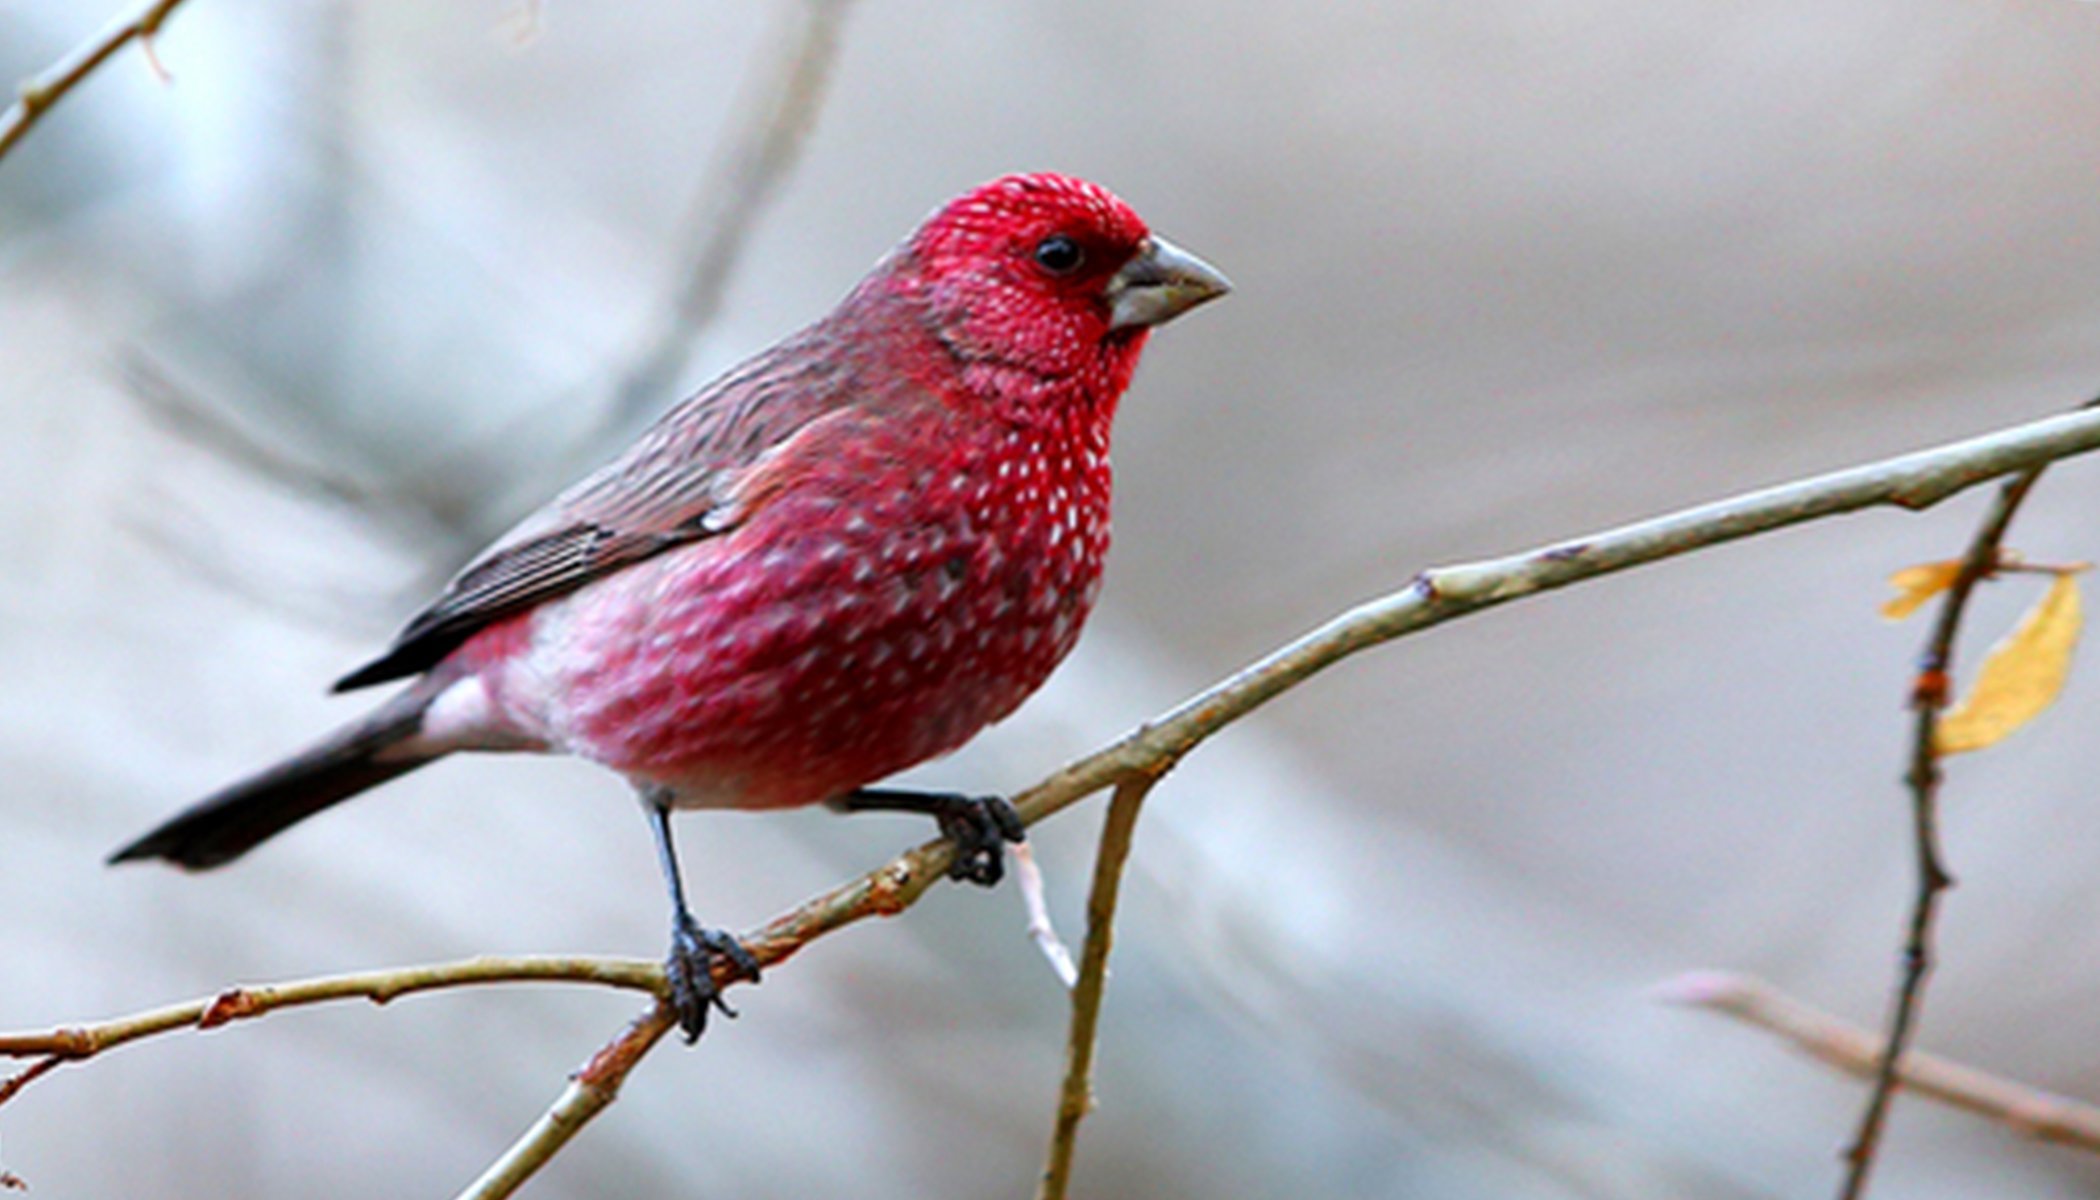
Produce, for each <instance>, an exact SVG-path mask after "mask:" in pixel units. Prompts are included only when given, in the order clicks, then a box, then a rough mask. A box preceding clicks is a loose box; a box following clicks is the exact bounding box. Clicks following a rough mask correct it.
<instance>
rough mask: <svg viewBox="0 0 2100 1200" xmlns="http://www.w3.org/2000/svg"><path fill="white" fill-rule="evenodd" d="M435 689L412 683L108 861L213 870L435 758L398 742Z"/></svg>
mask: <svg viewBox="0 0 2100 1200" xmlns="http://www.w3.org/2000/svg"><path fill="white" fill-rule="evenodd" d="M436 691H437V689H436V688H433V687H431V686H430V685H429V684H428V683H418V684H417V685H416V686H414V687H411V688H409V689H408V690H407V691H405V692H402V693H401V694H400V695H398V696H395V697H394V698H393V699H391V700H389V701H387V702H386V703H385V704H382V705H380V706H379V707H378V708H377V709H375V710H373V711H372V713H371V714H370V715H368V716H366V717H365V718H364V719H363V720H361V721H356V722H353V723H352V724H349V725H346V726H344V727H343V728H341V729H338V730H336V731H335V732H334V733H333V734H330V735H329V736H328V737H327V738H325V739H323V740H322V741H320V742H319V743H317V744H315V745H313V746H311V747H309V748H308V749H306V750H305V751H303V752H302V753H299V754H295V755H293V756H292V757H291V758H288V759H286V760H285V761H283V762H281V763H278V764H277V765H276V766H274V767H271V768H269V769H268V770H266V771H263V772H261V773H259V774H256V775H252V776H250V777H248V778H246V779H243V780H241V781H240V782H238V783H234V784H230V785H228V786H226V787H224V788H221V789H219V790H218V791H216V792H214V793H212V794H211V795H209V796H206V797H205V798H204V799H202V800H199V801H198V802H197V803H195V804H193V805H191V806H190V807H188V808H186V809H184V810H182V811H181V812H179V813H177V814H175V815H174V816H173V817H171V818H169V819H168V821H167V822H166V823H165V824H163V825H161V826H160V827H159V828H157V829H154V830H153V831H151V832H150V833H147V834H146V835H145V836H144V837H141V838H140V839H138V840H137V841H135V842H133V843H131V844H130V845H128V846H125V847H124V848H122V849H120V850H118V851H117V852H116V853H114V854H112V855H110V856H109V861H110V862H112V863H120V862H133V861H137V860H140V859H149V858H162V859H166V860H167V861H169V862H171V863H174V864H175V865H177V866H180V867H187V868H189V869H191V870H202V869H204V868H206V867H216V866H218V865H220V864H221V863H225V862H230V861H232V860H233V859H236V858H239V857H240V856H241V855H243V854H245V853H247V852H248V851H249V850H251V849H253V848H254V847H255V846H256V845H257V844H258V843H260V842H262V841H263V840H264V839H266V838H269V837H271V836H272V835H274V834H277V833H279V832H282V831H283V830H285V829H288V828H290V827H291V826H293V825H295V824H297V823H298V822H300V821H303V820H305V819H306V818H308V817H310V816H313V815H314V814H315V813H317V812H320V811H321V810H322V809H324V808H327V807H328V806H330V805H332V804H335V803H337V802H338V801H342V800H348V799H349V798H350V797H352V796H355V795H357V794H358V793H359V792H362V791H364V790H365V789H366V788H370V787H376V786H378V785H379V784H382V783H385V782H386V781H387V780H389V779H392V778H394V777H395V776H397V775H402V774H405V773H407V772H409V771H413V770H415V769H416V768H417V767H420V766H422V765H423V764H425V763H427V762H430V761H431V760H432V759H435V758H439V757H441V756H443V755H444V754H445V750H444V749H431V750H429V751H422V750H420V749H419V748H411V747H409V746H406V745H403V743H404V742H407V741H408V740H409V739H410V738H413V737H414V736H415V735H416V734H417V732H418V731H420V730H421V729H422V726H423V713H424V711H425V710H426V709H428V708H429V707H430V701H431V699H432V698H433V697H434V695H435V694H436ZM389 750H391V751H392V753H388V751H389Z"/></svg>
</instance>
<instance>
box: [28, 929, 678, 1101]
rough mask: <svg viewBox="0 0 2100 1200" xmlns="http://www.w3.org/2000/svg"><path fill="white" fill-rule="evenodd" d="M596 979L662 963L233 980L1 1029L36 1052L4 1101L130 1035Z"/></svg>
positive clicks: (651, 974) (637, 974) (633, 974)
mask: <svg viewBox="0 0 2100 1200" xmlns="http://www.w3.org/2000/svg"><path fill="white" fill-rule="evenodd" d="M556 982H560V983H594V984H602V985H604V986H606V987H616V988H630V989H633V990H636V991H644V992H654V993H660V992H661V991H662V990H663V986H664V979H663V967H662V966H661V965H660V964H657V963H650V962H643V961H641V960H639V959H625V958H575V957H540V956H532V957H523V958H470V959H465V960H462V961H459V962H449V963H434V964H431V965H428V966H418V967H391V968H388V969H386V970H382V971H364V972H360V973H357V974H353V975H330V976H324V977H322V978H319V979H304V980H298V981H296V982H292V983H273V984H263V985H260V986H256V987H235V988H229V989H227V990H226V991H223V992H220V993H219V994H218V995H216V996H212V997H209V998H206V999H203V1000H192V1001H189V1002H188V1003H186V1004H172V1005H169V1006H167V1007H165V1008H155V1009H149V1010H147V1011H145V1012H141V1013H134V1014H132V1015H130V1016H127V1017H117V1018H115V1019H114V1020H109V1021H101V1022H97V1023H95V1024H92V1025H73V1026H64V1027H61V1028H58V1029H53V1030H48V1031H44V1032H39V1033H7V1034H0V1058H35V1059H37V1061H36V1062H35V1063H32V1064H31V1065H30V1066H29V1067H28V1068H27V1069H26V1070H24V1071H22V1072H21V1073H19V1074H17V1075H15V1076H13V1077H11V1078H9V1079H7V1080H5V1081H0V1104H5V1103H7V1102H8V1101H9V1100H11V1099H13V1098H14V1096H15V1094H16V1093H17V1092H20V1091H21V1090H22V1089H23V1088H24V1087H26V1086H28V1085H29V1084H30V1083H31V1082H32V1081H34V1080H35V1079H36V1078H37V1077H39V1076H41V1075H43V1074H45V1073H46V1072H48V1071H51V1070H53V1069H55V1068H57V1067H58V1066H60V1065H62V1064H64V1063H69V1062H80V1061H82V1060H83V1059H89V1058H93V1057H95V1056H96V1055H97V1054H100V1053H102V1052H103V1051H105V1050H113V1049H115V1048H116V1047H118V1046H121V1045H124V1044H125V1043H127V1042H135V1041H137V1040H139V1039H140V1038H145V1037H152V1036H153V1035H155V1034H160V1033H169V1032H172V1031H174V1030H177V1029H214V1028H217V1027H218V1026H220V1025H225V1024H229V1023H231V1022H233V1021H242V1020H247V1019H248V1018H251V1017H259V1016H262V1015H263V1014H264V1013H268V1012H274V1011H276V1010H277V1009H280V1008H298V1007H301V1006H304V1005H308V1004H325V1003H327V1002H329V1001H333V1000H353V999H362V1000H370V1001H371V1002H372V1003H374V1004H385V1003H386V1002H387V1001H389V1000H392V999H394V998H395V997H396V996H406V995H409V994H410V993H413V992H428V991H435V990H437V989H440V988H456V987H468V986H473V985H478V984H490V983H556Z"/></svg>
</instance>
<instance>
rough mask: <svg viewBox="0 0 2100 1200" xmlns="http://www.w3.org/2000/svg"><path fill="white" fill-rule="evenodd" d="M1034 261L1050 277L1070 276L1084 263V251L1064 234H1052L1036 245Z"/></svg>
mask: <svg viewBox="0 0 2100 1200" xmlns="http://www.w3.org/2000/svg"><path fill="white" fill-rule="evenodd" d="M1035 261H1036V263H1037V264H1038V265H1040V266H1041V267H1042V268H1043V269H1044V270H1045V271H1048V272H1050V273H1051V274H1052V275H1070V274H1071V273H1072V272H1074V271H1077V270H1078V269H1079V264H1081V263H1083V262H1085V261H1086V251H1084V250H1082V249H1080V248H1079V243H1078V242H1075V241H1073V240H1072V239H1071V238H1068V237H1066V236H1065V235H1064V234H1061V233H1058V234H1052V235H1051V236H1049V237H1046V238H1044V239H1043V240H1042V241H1040V242H1038V243H1036V247H1035Z"/></svg>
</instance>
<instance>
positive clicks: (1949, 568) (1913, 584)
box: [1881, 558, 1962, 621]
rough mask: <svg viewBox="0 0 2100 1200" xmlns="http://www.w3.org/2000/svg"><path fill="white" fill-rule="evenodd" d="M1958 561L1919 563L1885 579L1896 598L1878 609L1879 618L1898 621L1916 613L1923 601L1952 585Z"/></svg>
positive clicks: (1958, 564) (1951, 559) (1956, 575)
mask: <svg viewBox="0 0 2100 1200" xmlns="http://www.w3.org/2000/svg"><path fill="white" fill-rule="evenodd" d="M1961 562H1962V560H1960V559H1958V558H1950V559H1948V560H1947V561H1945V562H1929V563H1919V564H1918V565H1917V566H1915V567H1905V568H1903V569H1902V570H1900V571H1898V572H1896V573H1895V574H1894V575H1891V576H1889V586H1890V587H1892V588H1895V589H1896V595H1895V596H1894V597H1893V598H1892V599H1890V600H1889V601H1888V602H1887V603H1885V604H1883V605H1882V606H1881V615H1882V616H1884V617H1886V618H1888V619H1889V620H1891V621H1900V620H1902V619H1903V618H1905V617H1907V616H1909V615H1910V614H1912V613H1914V612H1916V611H1918V610H1919V609H1920V608H1922V607H1924V605H1925V602H1926V601H1927V600H1930V599H1932V598H1933V597H1934V596H1937V595H1939V594H1940V593H1941V592H1944V591H1946V590H1947V589H1948V588H1951V587H1953V586H1954V580H1955V579H1956V577H1958V576H1959V575H1960V574H1961Z"/></svg>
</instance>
